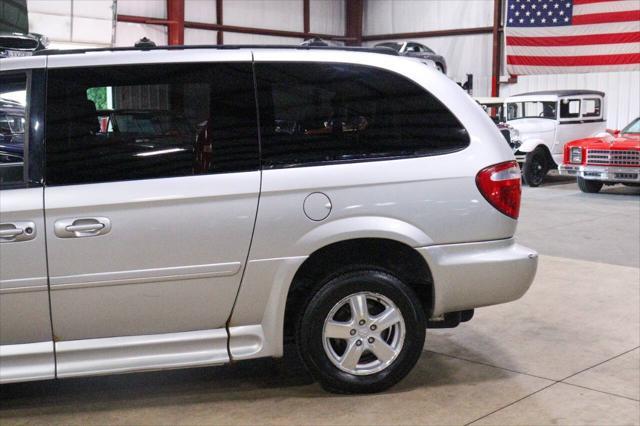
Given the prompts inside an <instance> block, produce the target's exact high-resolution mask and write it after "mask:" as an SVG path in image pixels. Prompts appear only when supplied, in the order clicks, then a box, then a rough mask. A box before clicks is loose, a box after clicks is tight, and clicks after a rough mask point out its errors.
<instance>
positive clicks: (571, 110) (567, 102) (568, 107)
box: [560, 99, 580, 118]
mask: <svg viewBox="0 0 640 426" xmlns="http://www.w3.org/2000/svg"><path fill="white" fill-rule="evenodd" d="M578 117H580V99H563V100H562V101H560V118H578Z"/></svg>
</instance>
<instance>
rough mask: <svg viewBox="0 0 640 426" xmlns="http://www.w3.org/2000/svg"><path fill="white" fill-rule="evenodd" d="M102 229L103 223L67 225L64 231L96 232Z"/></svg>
mask: <svg viewBox="0 0 640 426" xmlns="http://www.w3.org/2000/svg"><path fill="white" fill-rule="evenodd" d="M102 228H104V223H87V224H86V225H69V226H67V227H65V228H64V229H65V230H66V231H67V232H96V231H99V230H101V229H102Z"/></svg>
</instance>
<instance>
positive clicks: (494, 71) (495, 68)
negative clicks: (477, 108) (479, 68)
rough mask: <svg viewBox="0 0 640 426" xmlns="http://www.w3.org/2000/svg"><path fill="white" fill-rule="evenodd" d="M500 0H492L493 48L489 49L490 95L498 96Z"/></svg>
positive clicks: (500, 51) (500, 53)
mask: <svg viewBox="0 0 640 426" xmlns="http://www.w3.org/2000/svg"><path fill="white" fill-rule="evenodd" d="M501 31H502V0H493V28H492V31H491V33H492V34H493V49H492V51H491V55H492V62H491V96H494V97H495V96H500V65H501V60H500V59H501V58H502V42H501V40H500V39H501Z"/></svg>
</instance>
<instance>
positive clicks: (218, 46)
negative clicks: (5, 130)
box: [34, 44, 399, 56]
mask: <svg viewBox="0 0 640 426" xmlns="http://www.w3.org/2000/svg"><path fill="white" fill-rule="evenodd" d="M192 49H217V50H234V49H291V50H337V51H341V50H342V51H349V52H368V53H381V54H384V55H392V56H399V55H398V52H396V51H395V50H393V49H390V48H384V47H354V46H344V47H343V46H301V45H281V44H213V45H192V46H182V45H175V46H147V45H144V46H139V47H128V46H127V47H104V48H93V49H70V50H59V49H44V50H39V51H37V52H34V55H35V56H47V55H68V54H79V53H92V52H127V51H150V50H192Z"/></svg>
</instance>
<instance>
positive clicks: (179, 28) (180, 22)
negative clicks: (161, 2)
mask: <svg viewBox="0 0 640 426" xmlns="http://www.w3.org/2000/svg"><path fill="white" fill-rule="evenodd" d="M167 21H168V22H167V24H168V37H167V40H168V44H169V45H170V46H171V45H182V44H184V0H167Z"/></svg>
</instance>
